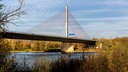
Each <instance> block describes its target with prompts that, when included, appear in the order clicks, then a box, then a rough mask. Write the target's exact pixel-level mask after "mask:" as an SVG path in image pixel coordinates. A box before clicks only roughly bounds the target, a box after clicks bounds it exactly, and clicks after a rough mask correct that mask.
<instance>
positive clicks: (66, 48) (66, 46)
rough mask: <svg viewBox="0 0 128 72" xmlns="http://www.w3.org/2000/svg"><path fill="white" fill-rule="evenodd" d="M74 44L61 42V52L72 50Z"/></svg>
mask: <svg viewBox="0 0 128 72" xmlns="http://www.w3.org/2000/svg"><path fill="white" fill-rule="evenodd" d="M74 48H75V44H74V43H63V45H62V48H61V51H62V52H67V53H68V52H69V53H70V52H74Z"/></svg>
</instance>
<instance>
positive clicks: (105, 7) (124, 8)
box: [3, 0, 128, 38]
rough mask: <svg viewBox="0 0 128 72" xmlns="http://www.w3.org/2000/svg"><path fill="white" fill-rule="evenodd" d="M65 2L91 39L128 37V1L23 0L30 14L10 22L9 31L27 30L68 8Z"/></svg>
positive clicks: (12, 0)
mask: <svg viewBox="0 0 128 72" xmlns="http://www.w3.org/2000/svg"><path fill="white" fill-rule="evenodd" d="M3 3H4V4H5V5H7V6H9V7H10V8H11V9H15V8H16V7H17V6H18V0H3ZM66 5H67V6H68V7H69V11H70V13H71V14H72V15H73V16H74V17H75V19H76V21H77V22H78V23H79V24H80V26H81V27H82V28H83V29H84V30H85V31H86V33H87V34H88V35H89V36H90V37H91V38H101V37H105V38H115V37H124V36H125V37H126V36H128V0H24V7H23V10H25V12H26V13H27V14H26V15H23V16H21V18H20V21H18V22H16V25H8V28H9V31H16V32H26V33H27V32H28V30H30V29H32V28H34V27H36V26H37V25H38V24H41V23H42V22H45V21H46V20H47V19H48V18H50V17H52V16H54V15H56V14H57V13H59V12H61V11H63V10H65V7H66ZM51 28H52V26H51ZM47 31H48V30H47ZM47 31H46V32H47ZM54 31H55V30H54ZM56 35H57V34H56Z"/></svg>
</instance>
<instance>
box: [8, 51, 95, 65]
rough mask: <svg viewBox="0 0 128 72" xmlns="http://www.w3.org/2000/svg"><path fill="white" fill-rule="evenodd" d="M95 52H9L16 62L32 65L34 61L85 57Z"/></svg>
mask: <svg viewBox="0 0 128 72" xmlns="http://www.w3.org/2000/svg"><path fill="white" fill-rule="evenodd" d="M94 54H96V53H95V52H85V53H68V54H67V53H61V52H13V53H11V56H10V57H11V58H14V59H15V61H16V62H17V63H18V64H22V63H24V62H25V63H26V64H27V65H28V66H32V65H34V64H35V63H40V62H42V61H53V60H57V59H59V58H61V57H70V58H71V59H73V58H77V59H80V58H81V57H83V56H84V57H87V56H89V55H94Z"/></svg>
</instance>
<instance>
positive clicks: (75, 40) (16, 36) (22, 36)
mask: <svg viewBox="0 0 128 72" xmlns="http://www.w3.org/2000/svg"><path fill="white" fill-rule="evenodd" d="M0 34H1V38H5V39H24V40H40V41H59V42H65V43H88V44H95V43H96V41H94V40H85V39H78V38H67V37H59V36H48V35H38V34H27V33H16V32H0Z"/></svg>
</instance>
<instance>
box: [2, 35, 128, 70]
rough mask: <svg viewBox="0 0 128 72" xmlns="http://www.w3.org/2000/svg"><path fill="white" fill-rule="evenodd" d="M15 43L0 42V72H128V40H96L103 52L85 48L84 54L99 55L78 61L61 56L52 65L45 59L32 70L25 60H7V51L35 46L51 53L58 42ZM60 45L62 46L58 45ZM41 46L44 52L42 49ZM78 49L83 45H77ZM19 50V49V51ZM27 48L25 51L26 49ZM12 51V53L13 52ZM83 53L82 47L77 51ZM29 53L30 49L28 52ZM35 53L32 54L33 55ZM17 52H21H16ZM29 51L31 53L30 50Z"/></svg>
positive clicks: (13, 41)
mask: <svg viewBox="0 0 128 72" xmlns="http://www.w3.org/2000/svg"><path fill="white" fill-rule="evenodd" d="M33 42H34V41H32V42H31V41H26V40H25V41H24V40H22V41H19V40H18V41H15V40H4V39H1V40H0V51H2V52H1V53H2V54H0V71H2V72H128V37H122V38H114V39H104V38H102V39H100V40H99V41H97V43H96V44H97V46H98V45H99V43H100V42H102V43H103V48H102V50H100V49H95V50H93V49H91V48H90V49H88V50H86V49H85V50H84V52H86V51H96V50H97V51H99V54H98V55H91V56H88V57H87V58H86V57H82V56H81V58H80V59H72V58H71V57H70V56H69V57H63V56H62V57H60V58H59V59H58V60H53V61H52V62H50V61H48V60H47V59H46V60H43V61H41V62H40V63H37V62H35V64H34V65H33V66H32V67H29V66H28V64H27V63H26V59H24V61H23V62H22V63H21V64H18V63H17V62H16V61H15V58H10V59H7V58H6V56H7V55H9V54H7V52H16V51H18V49H20V48H22V47H23V48H22V49H20V50H21V51H22V50H24V51H27V50H28V49H31V48H34V47H37V48H39V49H38V50H37V49H35V48H34V49H33V50H36V51H38V52H40V50H50V48H52V49H54V48H55V47H57V46H58V48H57V49H59V45H58V44H59V43H57V42H56V43H53V42H44V41H43V43H42V42H41V41H40V43H39V42H38V41H36V42H34V43H33ZM60 44H61V43H60ZM42 45H44V47H43V48H44V49H41V47H39V46H42ZM78 46H79V47H80V46H82V44H79V45H78ZM18 47H19V48H18ZM26 47H27V48H26ZM12 50H15V51H12ZM80 50H82V49H81V48H80V49H78V50H77V51H80ZM28 51H29V50H28ZM36 51H34V52H36ZM18 52H20V51H18ZM31 52H32V50H31ZM41 52H42V51H41Z"/></svg>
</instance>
